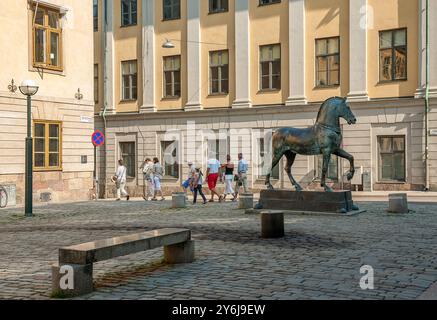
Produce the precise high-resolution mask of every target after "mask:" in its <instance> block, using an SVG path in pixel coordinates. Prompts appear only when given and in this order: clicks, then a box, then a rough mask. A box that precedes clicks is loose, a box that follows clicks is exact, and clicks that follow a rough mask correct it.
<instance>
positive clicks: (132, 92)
mask: <svg viewBox="0 0 437 320" xmlns="http://www.w3.org/2000/svg"><path fill="white" fill-rule="evenodd" d="M121 83H122V89H121V90H122V99H123V100H137V61H136V60H131V61H123V62H122V63H121Z"/></svg>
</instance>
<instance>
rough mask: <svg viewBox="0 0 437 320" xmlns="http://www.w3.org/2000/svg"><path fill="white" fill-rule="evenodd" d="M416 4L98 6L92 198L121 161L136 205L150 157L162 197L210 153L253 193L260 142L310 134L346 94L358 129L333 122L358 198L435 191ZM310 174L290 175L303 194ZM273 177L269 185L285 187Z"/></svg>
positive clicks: (435, 49)
mask: <svg viewBox="0 0 437 320" xmlns="http://www.w3.org/2000/svg"><path fill="white" fill-rule="evenodd" d="M425 3H426V2H425V1H424V0H385V1H377V0H324V1H320V0H229V1H228V0H208V1H207V0H165V1H161V0H142V1H135V0H98V1H97V0H95V1H94V30H95V32H94V45H95V46H94V72H95V74H94V76H95V88H94V90H95V97H96V98H95V100H96V104H95V114H96V118H95V119H96V126H97V128H99V129H101V130H102V131H104V132H105V133H106V136H107V142H108V143H107V144H106V145H105V147H104V148H102V149H99V151H100V152H99V179H100V184H101V186H102V188H101V190H102V191H103V192H104V193H105V194H106V195H110V194H112V192H113V190H112V189H113V188H112V186H111V184H110V183H109V182H108V179H109V177H110V176H111V175H112V174H113V173H114V171H115V167H116V162H117V160H118V159H120V158H123V159H125V160H126V161H125V162H126V163H127V164H128V172H129V174H128V176H129V179H128V180H129V181H128V188H129V189H130V191H131V193H132V194H134V193H136V194H140V193H141V189H142V185H143V181H142V172H141V169H140V166H141V163H142V161H143V159H144V158H146V157H154V156H157V157H158V158H159V159H160V160H161V161H162V162H164V161H165V160H166V159H167V158H168V157H167V156H169V157H170V158H171V157H173V158H175V159H176V161H174V163H173V162H171V163H170V164H168V163H165V177H164V186H165V189H166V191H170V190H175V189H179V188H180V185H181V183H182V182H183V181H184V180H185V178H186V175H187V165H186V164H187V162H188V161H194V162H195V163H196V164H197V165H198V166H200V167H202V168H204V170H205V163H206V159H207V157H208V155H209V154H210V153H211V151H213V152H215V153H216V155H217V156H218V157H219V158H220V159H221V160H222V159H224V158H225V157H226V155H227V154H230V155H231V157H232V158H233V160H234V161H236V160H237V159H236V158H237V154H238V153H239V152H243V153H244V156H245V158H246V159H247V160H248V161H249V180H250V186H251V187H252V188H253V189H254V190H257V189H260V188H263V176H264V175H265V170H264V169H263V168H265V163H266V160H267V159H266V154H268V150H269V145H268V138H267V137H268V132H270V130H274V129H275V128H279V127H284V126H294V127H305V126H309V125H312V124H314V120H315V118H316V114H317V111H318V109H319V107H320V104H321V103H322V102H323V101H324V100H325V99H327V98H329V97H332V96H342V97H347V98H348V100H349V102H350V104H351V108H352V110H353V112H354V113H355V115H356V116H357V119H358V123H357V124H356V125H354V126H347V125H346V124H344V123H342V127H343V135H344V143H343V144H344V148H345V149H346V150H348V151H349V152H351V153H352V154H353V155H354V157H355V160H356V166H357V169H358V170H359V174H358V175H357V176H358V178H357V179H354V180H353V181H352V184H354V186H353V187H354V188H357V189H364V190H423V188H424V187H427V186H429V187H430V188H434V189H435V188H436V187H437V171H436V169H435V168H436V167H437V138H436V137H435V136H434V133H435V132H434V131H433V130H432V129H433V128H436V125H437V114H436V113H435V110H434V107H435V104H436V101H437V100H436V98H437V38H436V35H437V3H434V1H430V7H429V11H428V12H429V16H430V19H429V21H430V23H429V26H428V27H429V30H430V40H429V44H428V48H429V55H430V59H429V61H430V63H429V66H428V67H429V70H430V77H429V82H428V84H429V96H430V112H429V114H428V120H429V121H428V125H429V131H428V132H427V131H426V121H425V102H424V95H425V87H426V69H427V66H426V59H425V57H426V37H425V34H426V28H427V26H426V19H425V17H426V10H425V9H426V6H425ZM436 129H437V128H436ZM266 134H267V135H266ZM426 135H428V136H429V138H428V142H427V143H428V150H429V161H428V167H429V170H428V173H427V172H426V170H425V164H426V162H425V148H426V143H425V136H426ZM282 166H283V164H280V167H282ZM319 167H320V161H319V158H318V157H301V156H298V158H297V160H296V163H295V165H294V167H293V173H294V175H295V176H296V177H297V178H298V180H299V181H301V182H302V183H303V184H304V185H305V186H307V187H309V188H312V187H315V186H316V185H317V183H316V182H317V179H318V177H319V175H320V168H319ZM347 170H348V163H347V162H345V161H343V160H341V159H336V158H335V157H334V158H333V159H332V162H331V166H330V170H329V176H330V178H331V180H332V181H333V183H334V184H337V185H338V186H339V187H345V182H344V178H343V177H344V173H345V172H347ZM282 171H283V170H278V172H276V173H275V174H274V176H275V185H276V186H278V187H290V183H289V181H288V178H287V175H286V174H284V173H283V172H282ZM360 173H361V174H360ZM361 177H363V179H361ZM105 187H107V188H106V190H105Z"/></svg>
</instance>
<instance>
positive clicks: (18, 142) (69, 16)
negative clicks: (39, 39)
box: [0, 0, 94, 204]
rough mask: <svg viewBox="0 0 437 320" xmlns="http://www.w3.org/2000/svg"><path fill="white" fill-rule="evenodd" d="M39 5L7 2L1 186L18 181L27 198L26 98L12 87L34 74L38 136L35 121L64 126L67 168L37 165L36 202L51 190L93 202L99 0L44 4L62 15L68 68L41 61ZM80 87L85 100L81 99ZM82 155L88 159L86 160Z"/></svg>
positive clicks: (0, 23) (0, 89)
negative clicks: (36, 55) (36, 25)
mask: <svg viewBox="0 0 437 320" xmlns="http://www.w3.org/2000/svg"><path fill="white" fill-rule="evenodd" d="M35 6H36V1H27V0H4V1H2V10H1V12H0V28H1V29H2V30H9V31H8V32H2V33H1V34H0V44H1V47H0V70H1V72H0V150H1V151H0V185H7V186H13V188H14V189H15V190H16V203H17V204H22V203H23V201H24V171H25V166H24V164H25V137H26V98H25V96H23V95H22V94H21V93H20V91H19V90H18V88H13V89H12V90H11V88H9V87H8V86H9V85H11V80H12V79H13V80H14V84H15V85H16V86H17V87H18V86H19V85H20V83H21V81H23V80H25V79H31V80H34V81H35V82H36V83H37V85H38V86H39V90H38V92H37V94H36V95H35V96H33V97H32V136H34V135H35V132H34V122H33V121H37V120H38V121H46V122H56V123H59V124H60V134H59V139H60V145H59V149H60V150H59V151H60V155H59V160H60V165H59V168H57V169H56V170H52V169H50V168H46V169H44V170H41V169H39V168H36V167H34V178H33V179H34V180H33V181H34V183H33V192H34V194H33V197H34V201H35V202H39V201H40V195H41V193H50V196H51V199H52V201H55V202H56V201H73V200H87V199H89V198H90V194H91V192H90V191H91V189H92V188H93V168H94V166H93V157H94V152H93V146H92V144H91V138H90V137H91V134H92V132H93V130H94V117H93V115H94V109H93V107H94V101H93V100H94V98H93V81H92V79H93V35H92V1H91V0H86V1H85V0H46V1H40V3H39V4H38V7H39V9H50V10H51V11H53V12H56V13H59V14H60V29H61V30H62V31H61V32H62V36H61V37H62V40H61V41H62V44H61V47H62V49H61V52H60V55H61V57H62V59H61V61H62V62H61V70H60V71H52V70H49V69H46V68H42V67H39V68H35V67H34V64H33V53H32V48H33V33H32V26H33V12H34V11H33V10H34V9H35ZM14 89H15V90H14ZM78 89H79V90H80V94H81V96H80V97H81V99H77V98H76V93H78ZM78 97H79V96H78ZM81 156H85V157H86V158H87V162H86V163H82V157H81ZM10 200H12V199H10ZM11 202H12V201H11Z"/></svg>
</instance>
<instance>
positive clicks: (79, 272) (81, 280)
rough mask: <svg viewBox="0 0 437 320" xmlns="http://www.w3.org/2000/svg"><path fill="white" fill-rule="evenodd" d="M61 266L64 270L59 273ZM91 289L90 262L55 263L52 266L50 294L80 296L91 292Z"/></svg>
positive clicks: (55, 295)
mask: <svg viewBox="0 0 437 320" xmlns="http://www.w3.org/2000/svg"><path fill="white" fill-rule="evenodd" d="M63 266H64V270H62V271H63V273H61V268H62V267H63ZM62 286H63V287H62ZM93 290H94V285H93V265H92V264H86V265H78V264H68V265H67V264H61V265H59V264H55V265H53V266H52V295H53V296H54V297H73V296H80V295H84V294H87V293H91V292H93Z"/></svg>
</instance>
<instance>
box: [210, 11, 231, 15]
mask: <svg viewBox="0 0 437 320" xmlns="http://www.w3.org/2000/svg"><path fill="white" fill-rule="evenodd" d="M226 12H229V10H217V11H209V12H208V14H218V13H226Z"/></svg>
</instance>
